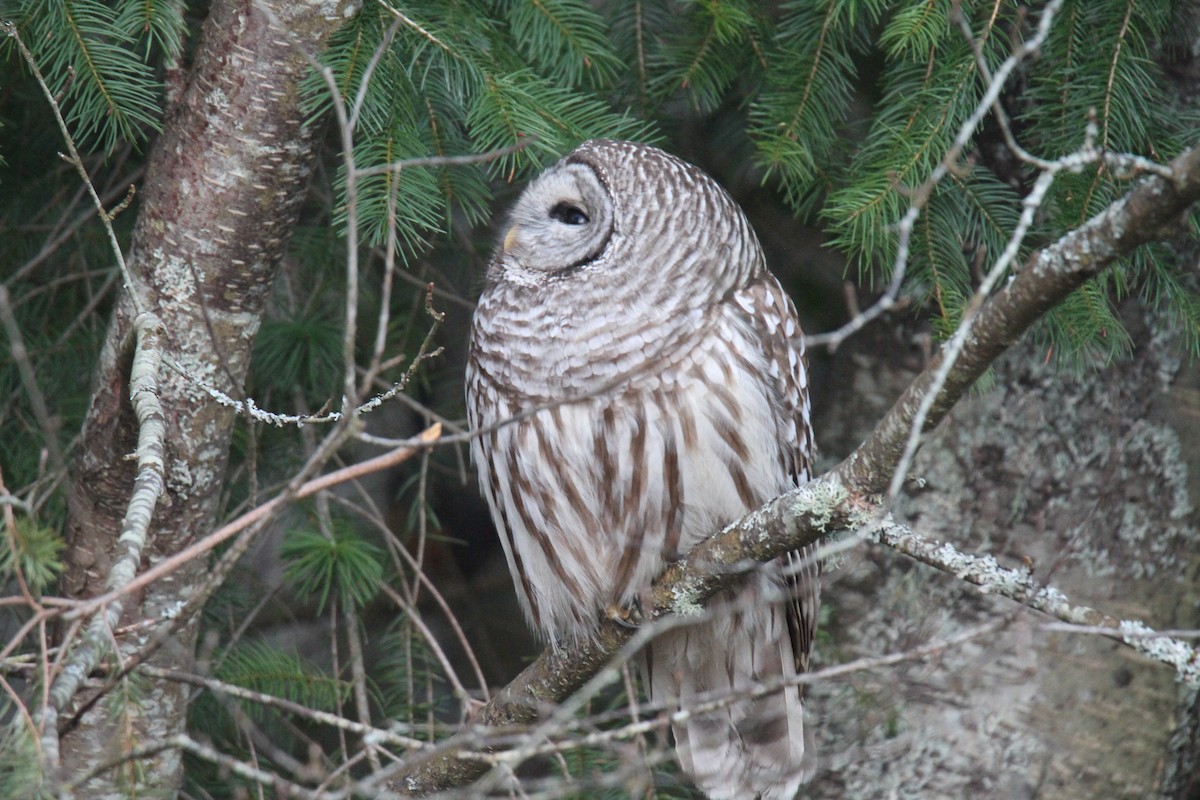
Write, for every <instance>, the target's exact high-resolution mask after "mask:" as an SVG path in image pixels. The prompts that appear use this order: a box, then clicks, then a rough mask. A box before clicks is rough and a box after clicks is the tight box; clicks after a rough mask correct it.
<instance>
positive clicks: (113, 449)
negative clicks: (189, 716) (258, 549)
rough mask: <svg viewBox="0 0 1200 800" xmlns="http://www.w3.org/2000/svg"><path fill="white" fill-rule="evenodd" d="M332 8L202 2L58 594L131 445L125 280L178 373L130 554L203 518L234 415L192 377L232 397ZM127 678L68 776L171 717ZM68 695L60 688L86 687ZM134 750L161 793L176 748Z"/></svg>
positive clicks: (101, 372)
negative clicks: (157, 479) (160, 462)
mask: <svg viewBox="0 0 1200 800" xmlns="http://www.w3.org/2000/svg"><path fill="white" fill-rule="evenodd" d="M343 12H346V13H343ZM348 13H350V4H349V3H348V2H337V3H327V4H313V3H290V2H285V1H284V0H279V1H278V2H261V0H257V1H256V2H249V1H248V0H219V1H218V2H214V3H213V5H212V8H211V10H210V13H209V17H208V20H207V22H206V24H205V26H204V30H203V33H202V35H201V39H200V42H199V45H198V48H197V50H196V53H195V61H194V65H193V67H192V68H191V70H190V72H189V73H188V75H187V78H186V84H185V85H184V86H183V88H182V95H181V96H180V98H179V100H178V102H177V103H176V104H175V106H174V107H173V108H171V109H170V110H169V112H168V117H167V119H166V121H165V130H164V131H163V134H162V135H161V137H160V138H159V139H158V141H157V143H156V144H155V145H154V153H153V155H152V157H151V160H150V164H149V167H148V170H147V174H146V180H145V184H144V186H143V187H142V189H141V191H140V193H139V199H140V203H141V206H140V210H139V216H138V220H137V224H136V227H135V230H134V235H133V244H132V247H131V249H130V253H129V259H128V261H129V265H130V269H131V272H132V274H133V279H134V282H135V285H134V286H133V287H126V293H125V294H123V295H122V297H121V300H120V301H119V303H118V306H117V309H116V311H115V313H114V316H113V320H112V322H111V324H110V327H109V332H108V337H107V340H106V343H105V346H104V349H103V351H102V353H101V356H100V361H99V364H98V369H97V373H96V378H95V381H96V383H95V394H94V396H93V398H92V403H91V408H90V410H89V413H88V417H87V420H86V422H85V425H84V430H83V440H82V445H81V447H80V449H79V454H78V456H77V459H76V461H75V464H74V469H73V478H74V484H73V487H72V490H71V494H70V520H69V523H68V530H67V536H68V544H69V550H68V554H67V568H66V572H65V574H64V590H65V591H66V593H67V594H68V595H69V596H71V597H75V598H86V597H92V596H95V595H97V594H100V593H102V592H103V591H104V589H105V580H106V578H107V575H108V570H109V566H110V564H111V563H112V560H113V558H114V553H115V552H116V549H117V536H118V532H119V530H120V526H121V518H122V515H123V514H124V511H125V506H126V503H127V501H128V499H129V494H130V489H131V487H132V477H133V466H132V464H131V462H130V461H128V460H127V459H126V458H125V456H126V454H128V453H130V452H131V451H132V450H133V447H134V441H135V429H134V419H133V416H132V413H131V409H130V404H129V399H128V378H129V375H128V367H129V364H128V352H127V350H128V349H127V348H123V346H122V342H123V341H124V340H125V338H126V337H127V335H128V334H129V331H130V327H131V321H132V319H133V317H134V316H135V311H134V306H133V303H132V302H131V299H130V296H129V293H128V292H129V291H130V290H132V291H134V292H136V293H137V295H138V296H139V298H140V299H141V302H142V304H143V306H144V307H145V308H148V309H149V310H152V311H155V312H156V313H157V314H158V316H159V317H160V318H161V319H162V321H163V322H164V324H165V326H166V330H167V341H168V345H167V349H166V356H167V358H168V360H169V361H171V362H174V364H177V365H178V366H179V367H180V368H182V369H183V370H184V371H185V372H186V373H187V374H188V376H190V377H182V376H180V375H179V374H178V373H177V372H176V371H174V370H172V369H164V371H163V374H162V376H161V381H162V403H163V406H164V408H165V412H166V418H167V425H168V433H167V451H168V459H167V463H166V477H167V480H166V489H165V494H164V495H163V497H162V498H161V499H160V501H159V504H158V507H157V509H156V510H155V514H154V520H153V522H152V525H151V537H152V539H151V541H149V542H148V543H147V546H146V549H145V550H144V553H145V556H144V558H143V566H146V565H147V564H149V565H153V564H155V563H157V562H158V561H160V560H161V559H163V558H164V557H166V556H169V555H170V554H172V553H174V552H176V551H178V550H179V549H180V548H182V547H185V546H186V545H188V544H190V543H191V542H192V541H194V540H195V539H196V538H197V537H200V536H203V535H204V534H206V533H208V532H209V531H210V530H212V529H213V527H214V523H215V521H216V515H217V511H218V502H219V497H220V490H221V487H222V484H223V481H224V479H225V473H226V465H227V461H228V454H229V443H230V434H231V432H232V430H233V424H234V415H233V413H232V412H231V411H230V410H229V409H228V408H226V407H224V406H221V405H218V404H217V403H216V402H214V401H213V399H212V398H211V397H210V396H209V395H208V394H207V393H206V392H205V391H204V390H203V389H202V388H201V386H200V385H199V384H197V383H196V382H195V380H200V381H204V382H205V383H207V384H209V385H211V386H214V387H216V388H218V389H220V390H221V391H223V392H225V393H227V394H229V395H231V396H234V397H236V396H239V395H240V392H241V389H242V385H243V382H244V379H245V377H246V372H247V368H248V365H249V360H250V351H251V344H252V341H253V338H254V334H255V332H256V331H257V330H258V326H259V322H260V316H261V314H262V310H263V306H264V302H265V299H266V297H267V293H268V291H269V289H270V287H271V284H272V280H273V278H274V276H275V272H276V268H277V265H278V263H279V260H280V257H281V255H282V254H283V250H284V247H285V244H286V242H287V240H288V237H289V235H290V232H291V228H292V226H293V225H294V223H295V219H296V215H297V212H298V209H299V207H300V204H301V201H302V200H303V198H304V194H305V186H306V183H307V178H308V175H309V173H310V169H311V165H312V161H313V158H314V155H315V147H314V138H315V136H314V130H313V129H312V128H311V127H310V126H306V125H304V124H303V120H304V113H303V112H302V110H301V108H300V99H301V98H300V91H299V83H300V81H301V79H302V78H303V77H304V75H305V74H306V73H307V72H308V70H309V69H310V64H311V59H313V58H315V57H316V56H317V55H318V54H319V52H320V49H321V48H322V46H323V44H324V42H325V41H326V40H327V39H328V36H329V34H330V33H331V32H332V31H333V30H335V29H336V27H337V25H338V24H340V22H341V21H342V20H343V19H344V18H345V16H346V15H347V14H348ZM123 353H124V355H123ZM205 567H206V565H205V563H203V562H202V561H195V562H193V563H191V564H189V565H188V566H187V567H185V568H184V569H182V570H180V571H178V572H176V573H175V574H174V575H173V576H171V577H170V578H168V579H166V580H163V581H159V582H156V583H155V584H153V585H152V586H150V587H148V588H147V589H146V590H145V591H144V592H143V593H141V594H140V595H138V596H136V597H134V598H130V599H129V601H128V602H127V604H126V609H125V616H124V619H123V620H122V622H123V624H132V623H138V622H142V621H150V622H154V621H161V620H163V619H165V618H166V616H167V615H168V614H169V613H170V612H171V611H172V610H174V609H177V608H178V606H179V605H180V604H181V603H182V602H183V601H184V600H186V599H187V598H188V596H189V594H190V593H191V592H192V590H193V589H194V588H195V587H196V585H197V584H198V582H199V581H200V580H202V579H203V577H204V575H205ZM135 631H136V632H134V633H128V634H125V635H122V636H120V637H118V640H117V641H118V646H119V648H120V651H121V654H122V656H127V655H129V654H131V653H133V652H136V651H137V650H138V649H139V648H140V647H141V646H142V645H143V644H144V643H145V642H146V640H147V639H148V638H149V635H150V632H151V631H150V629H148V628H147V627H140V628H136V629H135ZM195 636H196V626H195V624H194V623H193V624H189V625H187V626H186V627H184V628H183V629H182V630H181V631H180V633H179V635H178V636H177V637H176V640H175V641H174V642H173V643H171V644H170V645H168V646H166V647H163V648H162V649H161V650H160V651H159V652H158V653H157V654H156V655H155V656H153V657H152V659H151V661H152V663H156V664H157V665H158V666H161V667H174V668H186V667H188V666H189V665H190V661H191V659H192V655H193V650H194V645H195ZM142 686H143V688H142V691H141V692H139V694H138V696H137V698H136V701H130V702H129V704H128V705H127V706H126V707H125V708H124V709H123V711H122V713H123V714H125V716H124V718H122V717H121V716H119V715H112V716H110V715H111V714H112V709H111V708H109V707H106V704H105V703H103V702H101V703H98V704H96V705H95V706H93V707H92V708H91V709H90V710H89V711H88V712H87V713H85V714H84V715H83V717H82V719H81V720H80V721H79V724H78V725H76V726H75V727H73V728H70V729H69V730H66V731H64V732H63V739H62V763H63V765H64V769H65V770H66V771H67V772H68V773H69V774H81V773H83V772H85V771H87V770H89V769H91V768H92V767H95V766H96V765H97V764H99V763H102V762H103V761H105V760H107V759H110V758H112V757H114V756H117V755H119V754H120V753H122V752H125V751H126V750H128V748H130V747H132V746H134V745H145V744H150V743H154V742H161V741H163V740H164V739H165V738H166V737H168V736H170V735H171V734H173V733H176V732H179V731H181V730H182V729H183V726H184V723H185V719H186V708H187V701H188V697H187V691H186V690H185V689H184V687H183V686H181V685H179V684H173V683H168V682H163V681H149V679H147V683H145V684H143V685H142ZM83 694H84V696H81V697H77V698H76V700H77V703H82V702H83V701H86V700H88V699H90V698H89V697H88V696H86V694H87V693H86V692H84V693H83ZM70 713H71V712H70V709H68V710H67V713H66V714H65V715H64V717H63V718H64V719H69V718H70ZM143 763H144V768H145V773H144V775H143V776H142V778H141V779H140V782H141V783H143V786H142V787H140V788H139V790H138V794H139V796H152V795H154V796H157V795H162V796H169V795H172V794H173V793H174V791H175V790H176V788H177V787H178V785H179V781H180V777H181V771H180V763H181V759H180V755H179V752H178V751H176V750H167V751H164V752H162V753H160V754H159V755H157V756H156V757H154V758H153V759H151V760H149V761H147V762H143ZM129 791H130V789H129V787H128V784H127V783H124V782H123V781H122V780H121V777H120V770H117V771H115V772H108V773H106V774H104V775H101V776H100V777H98V778H96V779H94V780H93V781H92V782H91V783H89V784H88V786H87V790H86V793H87V795H88V796H89V797H102V796H113V797H124V796H128V793H129Z"/></svg>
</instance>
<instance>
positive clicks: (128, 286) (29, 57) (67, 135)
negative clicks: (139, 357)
mask: <svg viewBox="0 0 1200 800" xmlns="http://www.w3.org/2000/svg"><path fill="white" fill-rule="evenodd" d="M2 27H3V29H4V33H5V34H6V35H7V36H9V37H10V38H12V40H13V41H14V42H16V43H17V49H18V50H20V52H21V58H23V59H24V60H25V65H26V66H28V67H29V71H30V72H32V73H33V77H34V79H35V80H36V81H37V84H38V86H39V87H41V90H42V94H44V95H45V96H46V100H47V102H48V103H49V104H50V110H51V111H52V112H53V113H54V120H55V121H56V122H57V123H58V129H59V131H60V132H61V133H62V136H63V141H64V142H66V145H67V152H68V153H69V154H70V155H69V156H64V157H63V158H64V159H65V160H66V161H67V162H68V163H70V164H71V166H73V167H75V171H76V172H78V173H79V178H80V180H81V181H82V182H83V186H84V187H85V188H86V189H87V192H88V195H89V196H90V197H91V198H92V203H93V204H94V205H95V206H96V211H97V212H98V215H99V217H100V222H101V223H102V224H103V225H104V230H105V233H107V234H108V241H109V243H110V244H111V245H112V249H113V255H114V256H115V257H116V260H117V266H118V267H120V268H121V276H122V278H123V279H124V281H125V291H126V292H127V293H128V294H129V298H130V300H131V301H132V302H133V307H134V310H135V311H136V312H138V313H141V312H142V311H144V310H145V309H144V308H143V304H142V298H141V296H140V295H139V293H138V292H137V291H135V290H134V283H133V277H132V275H131V274H130V272H129V267H128V266H127V265H126V264H125V254H124V253H122V252H121V244H120V242H118V241H117V234H116V231H114V230H113V226H112V221H113V218H114V217H115V216H116V215H117V213H119V212H120V211H121V210H122V207H123V205H124V204H123V205H122V206H119V207H118V208H117V209H115V210H114V212H113V213H111V214H110V213H109V212H108V210H107V209H105V208H104V201H102V200H101V199H100V195H99V194H98V193H97V192H96V187H95V186H94V185H93V184H92V179H91V176H90V175H88V171H87V167H85V166H84V165H83V157H82V156H80V155H79V150H78V148H76V146H75V139H74V138H73V137H72V136H71V131H70V129H69V128H68V127H67V121H66V120H65V119H63V115H62V108H61V107H60V106H59V98H58V97H57V96H56V95H55V94H54V92H52V91H50V87H49V86H47V85H46V80H45V78H43V77H42V72H41V70H40V69H38V65H37V61H36V60H34V57H33V53H31V52H29V48H28V47H26V46H25V42H23V41H22V40H21V37H20V35H19V34H18V33H17V26H16V25H15V24H14V23H12V22H7V21H6V22H4V23H3V25H2ZM130 192H131V194H130V196H132V187H130Z"/></svg>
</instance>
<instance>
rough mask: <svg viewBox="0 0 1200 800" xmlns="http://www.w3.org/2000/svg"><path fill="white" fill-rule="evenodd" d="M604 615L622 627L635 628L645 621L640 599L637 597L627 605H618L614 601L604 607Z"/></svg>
mask: <svg viewBox="0 0 1200 800" xmlns="http://www.w3.org/2000/svg"><path fill="white" fill-rule="evenodd" d="M604 617H605V619H610V620H612V621H613V622H615V623H617V624H618V625H620V626H621V627H622V628H634V629H637V628H640V627H641V626H642V623H643V622H645V621H646V617H645V615H644V614H642V601H641V600H640V599H638V598H637V597H635V598H633V600H632V601H630V603H629V605H628V606H619V605H617V604H616V603H613V604H612V605H610V606H608V607H607V608H605V609H604Z"/></svg>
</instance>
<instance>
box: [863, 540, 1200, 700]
mask: <svg viewBox="0 0 1200 800" xmlns="http://www.w3.org/2000/svg"><path fill="white" fill-rule="evenodd" d="M874 536H875V538H876V539H877V540H878V541H879V542H880V543H881V544H885V545H887V546H888V547H890V548H892V549H893V550H896V551H897V552H900V553H903V554H904V555H906V556H908V557H909V558H912V559H915V560H916V561H920V562H921V563H922V564H928V565H929V566H931V567H935V568H937V569H940V570H941V571H942V572H946V573H949V574H950V575H953V576H954V577H956V578H958V579H959V580H962V581H966V582H967V583H973V584H975V585H976V586H978V587H979V588H980V589H981V590H982V591H984V592H987V593H988V594H996V595H1000V596H1002V597H1007V598H1009V599H1010V600H1016V601H1017V602H1018V603H1022V604H1023V605H1026V606H1029V607H1030V608H1032V609H1034V610H1036V611H1041V612H1043V613H1045V614H1049V615H1050V616H1052V617H1057V618H1058V619H1061V620H1062V621H1063V622H1070V623H1072V624H1074V625H1089V626H1094V627H1098V628H1105V629H1109V630H1112V631H1114V633H1113V634H1111V635H1110V638H1113V639H1116V640H1117V641H1119V642H1122V643H1124V644H1127V645H1129V646H1130V647H1132V648H1133V649H1134V650H1137V651H1138V652H1139V653H1141V654H1142V655H1144V656H1146V657H1147V658H1152V659H1154V660H1155V661H1158V662H1160V663H1163V664H1166V665H1168V666H1170V667H1173V668H1174V669H1175V672H1176V674H1177V675H1178V676H1179V680H1180V681H1181V682H1183V683H1185V684H1186V685H1188V686H1190V687H1200V656H1198V655H1197V653H1196V650H1195V648H1193V647H1192V646H1191V645H1189V644H1187V643H1186V642H1184V641H1181V640H1179V639H1175V638H1173V637H1170V636H1163V635H1160V634H1157V633H1155V631H1153V630H1151V629H1150V628H1148V627H1147V626H1146V625H1144V624H1143V623H1141V622H1137V621H1131V620H1121V619H1117V618H1116V617H1114V616H1111V615H1109V614H1105V613H1104V612H1103V611H1098V610H1096V609H1094V608H1089V607H1088V606H1081V605H1077V604H1075V603H1072V602H1071V601H1070V599H1069V598H1068V597H1067V596H1066V595H1065V594H1063V593H1062V592H1061V591H1059V590H1058V589H1056V588H1054V587H1053V586H1049V585H1046V584H1044V583H1042V582H1040V581H1038V580H1036V579H1035V578H1034V577H1033V574H1032V573H1031V572H1029V571H1028V570H1019V569H1012V568H1010V567H1005V566H1002V565H1001V564H1000V563H999V562H997V561H996V559H995V558H993V557H992V556H974V555H971V554H969V553H963V552H961V551H959V550H957V549H956V548H954V547H953V546H952V545H949V544H945V543H942V542H932V541H929V540H928V539H926V538H924V537H923V536H921V535H920V534H917V533H915V532H914V531H913V530H911V529H910V528H908V527H907V526H905V525H901V524H899V523H897V522H896V521H894V520H892V519H891V518H890V517H889V518H887V519H884V520H882V521H881V522H880V524H879V525H878V526H876V529H875V531H874Z"/></svg>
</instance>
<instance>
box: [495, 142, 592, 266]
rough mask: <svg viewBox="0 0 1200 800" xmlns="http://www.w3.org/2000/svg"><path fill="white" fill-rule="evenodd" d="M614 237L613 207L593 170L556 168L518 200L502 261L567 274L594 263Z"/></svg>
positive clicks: (578, 166) (577, 166)
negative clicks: (569, 271)
mask: <svg viewBox="0 0 1200 800" xmlns="http://www.w3.org/2000/svg"><path fill="white" fill-rule="evenodd" d="M611 235H612V203H611V200H610V198H609V195H608V190H607V189H606V188H605V186H604V184H603V182H602V181H601V180H600V178H599V177H598V176H597V174H596V172H595V170H593V169H592V168H591V167H589V166H587V165H586V164H578V163H576V164H562V163H560V164H557V165H555V166H554V167H551V168H550V169H549V170H548V171H547V172H545V173H544V174H543V175H542V176H541V177H539V178H538V179H537V180H535V181H534V182H533V183H531V184H530V185H529V187H528V188H527V189H526V190H525V192H524V194H522V195H521V197H520V199H519V200H517V204H516V206H515V207H514V208H513V210H512V214H511V215H510V217H509V228H508V231H507V232H506V233H505V235H504V241H503V244H502V245H501V258H502V260H504V261H508V262H515V264H516V265H517V266H520V267H523V268H525V269H529V270H536V271H538V272H563V271H566V270H572V269H575V268H577V267H580V266H583V265H585V264H588V263H591V262H593V261H595V260H596V259H597V258H598V257H599V256H600V255H601V254H602V253H603V252H604V248H605V247H606V246H607V244H608V240H609V237H610V236H611Z"/></svg>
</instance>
